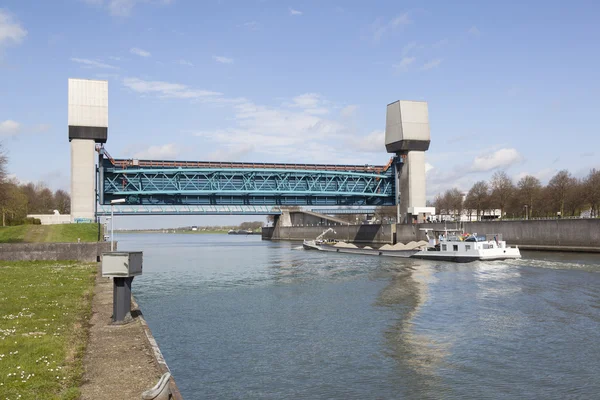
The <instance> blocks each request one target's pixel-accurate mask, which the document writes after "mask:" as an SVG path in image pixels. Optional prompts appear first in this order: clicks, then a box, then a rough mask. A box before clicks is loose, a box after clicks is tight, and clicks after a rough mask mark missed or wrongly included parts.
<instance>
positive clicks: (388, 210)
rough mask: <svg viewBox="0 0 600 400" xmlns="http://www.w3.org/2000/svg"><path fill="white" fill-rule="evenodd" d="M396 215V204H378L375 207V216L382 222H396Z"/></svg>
mask: <svg viewBox="0 0 600 400" xmlns="http://www.w3.org/2000/svg"><path fill="white" fill-rule="evenodd" d="M396 217H397V210H396V206H379V207H377V208H375V218H376V219H378V220H379V221H381V223H382V224H383V223H389V224H393V223H395V222H396Z"/></svg>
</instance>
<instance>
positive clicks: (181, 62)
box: [177, 60, 194, 67]
mask: <svg viewBox="0 0 600 400" xmlns="http://www.w3.org/2000/svg"><path fill="white" fill-rule="evenodd" d="M177 64H179V65H186V66H188V67H193V66H194V64H193V63H192V62H191V61H188V60H179V61H177Z"/></svg>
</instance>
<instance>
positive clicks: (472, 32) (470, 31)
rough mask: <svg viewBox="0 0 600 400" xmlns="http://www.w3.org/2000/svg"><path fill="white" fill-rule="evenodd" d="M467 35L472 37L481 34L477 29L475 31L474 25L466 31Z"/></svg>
mask: <svg viewBox="0 0 600 400" xmlns="http://www.w3.org/2000/svg"><path fill="white" fill-rule="evenodd" d="M468 34H469V35H472V36H479V35H480V34H481V32H479V29H477V27H476V26H475V25H473V26H472V27H471V28H470V29H469V30H468Z"/></svg>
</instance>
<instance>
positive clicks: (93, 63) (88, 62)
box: [71, 57, 118, 69]
mask: <svg viewBox="0 0 600 400" xmlns="http://www.w3.org/2000/svg"><path fill="white" fill-rule="evenodd" d="M71 61H73V62H76V63H78V64H83V65H85V67H86V68H102V69H118V67H115V66H114V65H109V64H105V63H103V62H100V61H95V60H90V59H87V58H76V57H71Z"/></svg>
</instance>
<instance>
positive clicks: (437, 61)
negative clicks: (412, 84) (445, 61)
mask: <svg viewBox="0 0 600 400" xmlns="http://www.w3.org/2000/svg"><path fill="white" fill-rule="evenodd" d="M441 63H442V59H441V58H436V59H435V60H431V61H429V62H427V63H425V64H423V67H422V68H421V69H423V70H425V71H426V70H428V69H433V68H437V67H439V66H440V64H441Z"/></svg>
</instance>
